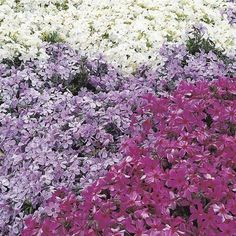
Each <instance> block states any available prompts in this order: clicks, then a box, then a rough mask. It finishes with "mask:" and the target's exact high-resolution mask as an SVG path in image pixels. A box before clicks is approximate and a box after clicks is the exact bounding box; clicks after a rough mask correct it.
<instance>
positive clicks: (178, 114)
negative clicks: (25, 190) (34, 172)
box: [22, 78, 236, 236]
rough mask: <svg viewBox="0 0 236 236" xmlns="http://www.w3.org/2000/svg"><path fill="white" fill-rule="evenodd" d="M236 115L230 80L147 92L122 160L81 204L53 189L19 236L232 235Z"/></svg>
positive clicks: (234, 84)
mask: <svg viewBox="0 0 236 236" xmlns="http://www.w3.org/2000/svg"><path fill="white" fill-rule="evenodd" d="M235 112H236V78H220V79H218V80H214V81H212V82H209V81H199V82H196V83H195V84H193V83H187V82H182V83H181V84H180V85H179V86H178V88H177V90H176V91H174V92H173V93H172V94H171V95H170V96H168V97H163V96H161V97H158V96H156V95H154V94H152V93H148V94H146V95H145V96H143V97H142V99H141V104H140V106H139V107H138V108H137V110H136V114H134V115H133V118H132V123H131V127H130V129H131V137H130V138H128V139H126V140H125V141H124V142H123V144H122V148H121V152H122V153H123V154H124V155H125V156H127V158H126V159H125V160H123V161H122V162H121V163H120V164H118V165H115V166H113V167H112V168H111V170H110V171H109V172H108V173H107V174H106V175H105V176H104V177H103V178H100V179H99V180H97V181H96V182H95V183H94V184H92V185H91V186H89V187H88V188H86V189H85V190H84V191H83V192H82V199H77V200H76V198H75V196H74V195H73V194H67V192H66V191H65V190H63V189H62V190H59V191H58V192H56V193H55V194H54V195H53V197H52V198H51V199H50V200H49V201H48V203H47V204H46V205H45V207H44V208H43V209H40V211H39V212H38V214H35V216H34V217H30V218H28V219H27V221H26V222H25V224H26V226H25V229H24V230H23V233H22V235H23V236H29V235H30V236H33V235H45V236H46V235H107V236H109V235H117V236H118V235H140V236H141V235H153V236H154V235H163V236H164V235H165V236H166V235H175V236H179V235H201V236H205V235H222V236H223V235H229V236H233V235H235V233H236V226H235V222H236V212H235V201H236V188H235V187H236V173H235V169H236V159H235V152H236V149H235V148H236V147H235V143H236V136H235V134H236V117H235ZM48 232H50V233H48Z"/></svg>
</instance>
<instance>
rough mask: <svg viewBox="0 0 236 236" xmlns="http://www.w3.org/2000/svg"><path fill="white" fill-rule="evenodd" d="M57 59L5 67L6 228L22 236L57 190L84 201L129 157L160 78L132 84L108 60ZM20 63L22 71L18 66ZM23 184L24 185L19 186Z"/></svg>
mask: <svg viewBox="0 0 236 236" xmlns="http://www.w3.org/2000/svg"><path fill="white" fill-rule="evenodd" d="M46 51H47V53H48V55H49V59H48V60H47V61H46V62H40V61H38V60H34V61H28V62H27V63H21V62H20V63H16V62H12V61H5V64H1V68H0V71H1V72H0V74H1V77H0V84H1V86H0V88H1V89H0V95H1V104H0V119H1V123H0V148H1V157H0V183H1V186H0V194H1V199H0V204H1V208H0V229H1V231H2V232H4V233H5V234H8V233H9V234H10V233H11V234H13V235H14V234H18V233H19V229H20V225H21V221H22V218H23V217H24V215H27V214H30V213H32V212H34V211H35V210H36V209H37V208H38V207H39V206H40V204H41V203H42V202H44V201H45V200H46V199H48V198H49V197H50V195H51V193H52V192H53V191H54V189H55V188H58V187H62V186H65V187H70V188H73V189H74V190H75V192H76V193H77V194H78V193H79V192H80V190H81V189H83V188H84V187H85V186H86V185H88V184H90V183H92V181H94V180H95V179H96V178H98V177H99V176H103V175H104V174H105V173H106V171H107V170H108V169H109V167H110V166H111V165H113V164H114V163H116V162H117V161H118V160H119V159H120V157H121V155H120V154H119V153H118V147H119V143H120V139H121V138H122V137H123V136H125V135H126V134H128V129H127V128H128V126H129V124H130V121H131V119H130V117H131V115H132V113H133V110H134V109H135V107H136V106H138V101H139V100H138V99H137V98H138V97H139V96H141V95H142V94H144V93H147V92H148V91H149V92H151V91H153V90H155V89H156V86H157V84H155V83H154V82H155V80H156V77H154V76H152V77H149V78H148V79H144V78H143V77H141V76H139V77H130V78H125V77H123V76H122V75H120V74H119V73H118V71H117V70H115V69H114V68H112V67H110V66H109V65H107V64H106V63H105V62H103V60H102V59H99V58H98V59H97V60H93V61H88V60H86V59H84V58H83V57H81V56H79V55H78V54H77V53H76V52H75V51H73V50H72V49H70V48H68V47H66V46H64V45H57V46H52V45H51V46H48V47H47V48H46ZM13 64H14V66H13ZM19 180H20V181H19Z"/></svg>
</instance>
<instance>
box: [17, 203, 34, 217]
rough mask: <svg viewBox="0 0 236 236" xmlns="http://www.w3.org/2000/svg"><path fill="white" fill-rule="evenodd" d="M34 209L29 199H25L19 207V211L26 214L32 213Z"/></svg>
mask: <svg viewBox="0 0 236 236" xmlns="http://www.w3.org/2000/svg"><path fill="white" fill-rule="evenodd" d="M35 210H36V209H34V207H33V205H32V203H31V202H30V201H29V200H25V201H24V203H23V205H22V207H21V211H22V212H24V213H25V214H26V215H30V214H32V213H34V211H35Z"/></svg>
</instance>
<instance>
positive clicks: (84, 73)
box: [67, 58, 89, 95]
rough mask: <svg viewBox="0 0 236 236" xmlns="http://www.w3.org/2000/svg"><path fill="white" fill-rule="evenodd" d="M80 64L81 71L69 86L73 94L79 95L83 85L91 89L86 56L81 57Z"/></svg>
mask: <svg viewBox="0 0 236 236" xmlns="http://www.w3.org/2000/svg"><path fill="white" fill-rule="evenodd" d="M79 66H80V71H79V72H78V73H77V74H76V75H75V76H74V78H73V79H72V80H71V81H70V82H69V84H68V86H67V89H68V90H70V91H71V93H72V94H73V95H77V93H78V91H79V90H80V89H81V88H82V87H87V88H88V89H89V82H88V70H87V68H86V58H82V59H81V61H80V65H79Z"/></svg>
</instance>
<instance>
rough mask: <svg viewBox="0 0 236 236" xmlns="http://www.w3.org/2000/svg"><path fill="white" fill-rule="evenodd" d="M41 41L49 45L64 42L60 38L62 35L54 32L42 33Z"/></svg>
mask: <svg viewBox="0 0 236 236" xmlns="http://www.w3.org/2000/svg"><path fill="white" fill-rule="evenodd" d="M41 39H42V40H43V41H44V42H48V43H63V42H64V40H63V39H62V38H61V37H60V35H59V34H58V33H57V32H55V31H53V32H49V33H48V32H44V33H42V36H41Z"/></svg>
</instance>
